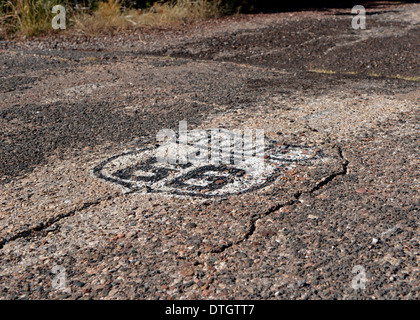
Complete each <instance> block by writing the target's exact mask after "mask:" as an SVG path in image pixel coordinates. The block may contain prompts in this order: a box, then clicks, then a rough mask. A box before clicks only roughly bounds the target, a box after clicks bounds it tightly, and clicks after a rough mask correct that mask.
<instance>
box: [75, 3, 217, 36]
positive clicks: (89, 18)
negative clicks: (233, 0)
mask: <svg viewBox="0 0 420 320" xmlns="http://www.w3.org/2000/svg"><path fill="white" fill-rule="evenodd" d="M220 3H221V0H217V1H207V0H178V1H176V2H175V1H174V2H169V3H159V2H156V3H154V4H153V6H152V7H150V8H148V9H146V10H144V11H141V10H135V9H126V8H123V6H122V4H121V2H120V0H108V2H100V3H99V4H98V8H97V10H95V11H94V12H93V14H79V15H75V16H74V17H73V19H72V22H73V24H74V27H75V29H76V30H79V31H82V32H84V33H87V34H96V33H99V32H101V31H104V30H122V29H129V28H136V27H142V26H170V25H179V24H182V23H189V22H193V21H197V20H203V19H208V18H214V17H218V16H220V15H221V9H220Z"/></svg>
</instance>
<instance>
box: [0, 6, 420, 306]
mask: <svg viewBox="0 0 420 320" xmlns="http://www.w3.org/2000/svg"><path fill="white" fill-rule="evenodd" d="M349 11H350V10H344V9H340V10H328V11H325V12H323V11H321V12H291V13H278V14H265V15H263V14H261V15H247V16H235V17H227V18H223V19H218V20H210V21H206V22H202V23H198V24H196V25H194V26H190V27H185V28H184V27H183V28H179V29H168V30H144V33H142V34H141V35H139V33H138V32H137V33H136V32H131V33H127V34H120V35H113V36H102V37H99V36H96V37H86V36H56V37H49V38H45V39H32V40H27V41H25V42H17V43H6V44H1V45H2V46H3V47H1V49H0V51H1V55H0V77H1V80H2V81H1V84H0V95H1V101H0V124H1V125H0V137H1V145H0V148H1V153H0V186H1V187H0V248H1V249H0V262H1V263H0V298H2V299H45V298H48V299H418V298H419V297H420V265H419V262H420V248H419V231H420V226H419V223H420V215H419V173H418V166H419V156H418V155H419V151H418V150H419V142H418V133H419V126H418V123H419V112H418V111H419V108H418V107H419V101H420V85H419V76H420V24H419V23H420V5H418V4H409V5H394V6H381V5H379V6H378V7H376V8H374V9H370V10H368V16H367V29H366V30H353V29H352V28H351V19H352V15H351V14H349ZM182 120H186V121H188V126H189V128H190V129H210V128H224V129H227V130H235V129H241V130H243V129H244V128H256V129H264V132H265V135H266V139H267V140H269V141H274V142H275V143H276V144H277V145H280V146H302V147H304V148H312V149H314V150H320V151H319V152H321V151H322V153H323V155H324V158H322V159H317V160H314V161H311V162H299V161H298V162H296V163H295V164H294V166H293V167H292V168H291V169H290V170H284V172H282V173H281V174H280V175H279V176H278V177H276V179H274V181H272V183H269V184H267V185H266V186H264V187H262V188H260V189H256V190H252V191H250V192H246V193H240V194H233V195H226V196H221V197H216V198H202V197H194V196H182V197H181V196H174V195H173V194H170V193H169V194H168V193H148V192H126V190H124V189H123V188H121V186H120V185H118V184H116V183H112V182H110V181H106V180H103V179H99V178H98V177H97V176H96V175H95V174H94V173H93V168H95V167H96V166H98V164H100V163H101V162H103V161H105V160H107V159H109V158H112V157H115V156H117V155H121V154H124V153H126V152H129V151H133V150H139V149H143V148H146V147H154V146H155V145H156V139H155V137H156V133H157V132H158V131H159V130H161V129H166V128H170V129H174V130H177V128H178V123H179V121H182ZM305 150H306V149H305ZM57 266H59V267H61V269H59V270H61V271H59V272H65V273H62V274H61V273H60V274H58V273H57V271H54V270H57V269H54V267H56V268H57ZM356 266H361V267H362V268H363V270H365V274H366V283H365V288H364V289H358V290H355V289H354V288H353V287H352V283H353V281H354V279H355V277H356V276H357V274H356V273H353V271H354V268H355V267H356ZM63 274H65V276H66V282H65V283H64V285H63V287H59V288H57V287H53V281H54V279H57V277H58V276H60V275H63Z"/></svg>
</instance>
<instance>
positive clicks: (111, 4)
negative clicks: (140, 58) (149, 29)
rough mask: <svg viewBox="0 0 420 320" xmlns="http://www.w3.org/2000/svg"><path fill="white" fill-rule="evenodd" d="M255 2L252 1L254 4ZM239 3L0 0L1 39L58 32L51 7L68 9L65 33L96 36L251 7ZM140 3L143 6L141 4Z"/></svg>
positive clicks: (229, 0)
mask: <svg viewBox="0 0 420 320" xmlns="http://www.w3.org/2000/svg"><path fill="white" fill-rule="evenodd" d="M251 2H252V1H251ZM251 2H250V1H238V0H225V1H224V0H172V1H159V2H154V1H135V0H99V1H95V0H3V1H0V40H1V39H2V38H3V39H7V38H12V37H22V36H34V35H39V34H43V33H48V32H63V30H60V31H55V30H53V28H52V24H51V21H52V19H53V17H54V16H55V14H53V13H52V8H53V7H54V6H55V5H63V6H64V7H65V8H66V31H64V32H73V33H74V32H76V33H77V32H80V33H86V34H97V33H100V32H104V31H105V32H107V31H120V30H124V29H130V28H131V29H132V28H139V27H144V26H173V25H178V24H183V23H190V22H194V21H198V20H204V19H209V18H215V17H219V16H222V15H224V14H229V13H234V12H239V11H241V10H243V9H244V8H246V9H249V8H250V3H251ZM139 3H140V4H139Z"/></svg>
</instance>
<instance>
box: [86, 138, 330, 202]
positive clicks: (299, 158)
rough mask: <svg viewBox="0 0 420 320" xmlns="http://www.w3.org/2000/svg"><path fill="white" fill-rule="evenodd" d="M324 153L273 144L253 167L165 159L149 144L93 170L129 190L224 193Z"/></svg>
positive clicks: (260, 183)
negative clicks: (258, 163) (157, 155)
mask: <svg viewBox="0 0 420 320" xmlns="http://www.w3.org/2000/svg"><path fill="white" fill-rule="evenodd" d="M324 157H325V156H324V154H323V152H322V151H321V150H319V149H318V148H311V147H305V146H296V145H280V146H279V145H275V144H270V146H268V147H266V148H265V150H264V157H263V165H262V166H261V165H259V166H257V168H256V169H255V170H250V167H253V165H252V161H251V162H250V161H243V162H240V163H235V162H234V161H230V162H229V163H222V164H218V165H215V164H212V163H211V162H209V163H200V164H197V163H191V162H187V163H185V164H179V163H168V162H164V163H163V162H161V161H158V158H157V157H156V149H155V148H145V149H141V150H134V151H129V152H125V153H122V154H119V155H115V156H113V157H111V158H109V159H107V160H105V161H103V162H102V163H100V164H99V165H97V166H96V167H95V168H94V169H93V173H94V175H96V176H97V177H99V178H101V179H103V180H105V181H108V182H110V183H115V184H118V185H120V186H121V187H123V188H124V189H125V190H126V191H127V192H130V191H131V192H136V193H156V192H160V193H166V194H173V195H180V196H198V197H222V196H227V195H231V194H240V193H244V192H249V191H253V190H256V189H259V188H262V187H264V186H266V185H268V184H269V183H271V182H272V181H274V180H275V179H276V178H277V177H278V176H279V175H281V174H282V173H283V172H285V171H287V170H290V169H292V168H294V167H295V166H296V165H297V164H312V163H313V162H315V161H320V160H322V158H324Z"/></svg>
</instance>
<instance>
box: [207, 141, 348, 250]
mask: <svg viewBox="0 0 420 320" xmlns="http://www.w3.org/2000/svg"><path fill="white" fill-rule="evenodd" d="M336 148H337V150H338V155H339V157H340V158H341V159H342V162H341V166H342V168H341V170H340V171H338V172H334V173H332V174H331V175H329V176H327V177H326V178H324V179H322V180H321V181H320V182H318V183H317V184H316V185H315V186H314V187H312V188H311V189H310V190H308V191H305V192H296V193H295V194H294V195H293V199H292V200H289V201H286V202H284V203H281V204H277V205H275V206H273V207H271V208H269V209H268V210H267V211H265V212H264V213H262V214H260V215H256V216H255V217H253V218H252V219H251V221H250V226H249V228H248V231H247V232H246V233H245V235H244V236H243V237H242V238H241V239H239V240H238V241H236V242H229V243H228V244H226V245H222V246H218V247H216V248H214V249H213V250H212V253H223V252H224V251H226V250H227V249H229V248H231V247H233V246H237V245H240V244H241V243H243V242H245V241H247V240H248V239H249V238H250V237H251V236H252V235H254V233H255V230H256V224H257V222H258V221H260V220H261V219H263V218H265V217H267V216H269V215H271V214H273V213H275V212H277V211H278V210H280V209H281V208H283V207H285V206H289V205H293V204H299V203H300V198H301V196H302V195H304V194H312V193H314V192H315V191H317V190H320V189H322V188H323V187H325V186H326V185H327V184H329V183H330V182H331V181H333V180H334V179H335V178H337V177H339V176H344V175H346V174H347V172H348V165H349V161H348V160H347V159H345V158H344V156H343V152H342V149H341V147H340V146H337V147H336Z"/></svg>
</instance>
